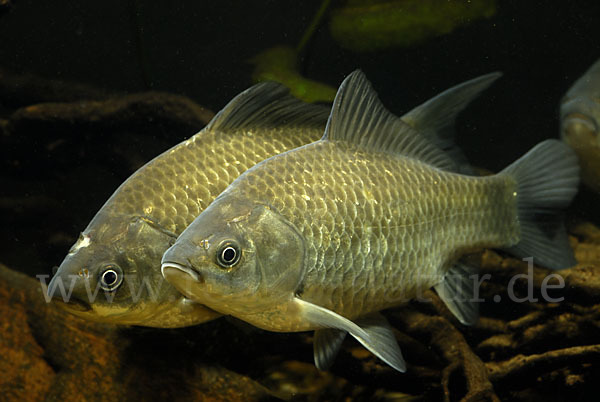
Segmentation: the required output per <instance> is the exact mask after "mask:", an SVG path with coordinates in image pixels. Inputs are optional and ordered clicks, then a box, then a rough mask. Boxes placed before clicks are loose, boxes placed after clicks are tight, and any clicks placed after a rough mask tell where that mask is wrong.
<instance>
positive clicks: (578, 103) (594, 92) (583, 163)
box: [560, 60, 600, 192]
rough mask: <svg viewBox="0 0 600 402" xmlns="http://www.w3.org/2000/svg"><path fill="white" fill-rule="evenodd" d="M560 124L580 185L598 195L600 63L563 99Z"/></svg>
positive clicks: (579, 80) (599, 177) (599, 61)
mask: <svg viewBox="0 0 600 402" xmlns="http://www.w3.org/2000/svg"><path fill="white" fill-rule="evenodd" d="M560 121H561V127H560V131H561V137H562V139H563V140H564V141H565V142H566V143H567V144H569V145H570V146H571V147H572V148H573V149H574V150H575V152H576V153H577V156H578V157H579V163H580V168H581V178H582V180H583V182H584V183H585V184H587V185H588V186H589V187H591V188H592V189H593V190H595V191H597V192H600V174H599V173H598V172H600V60H598V61H596V62H595V63H594V64H593V65H592V66H591V67H590V68H589V69H588V71H586V73H585V74H584V75H583V76H581V77H580V78H579V79H578V80H577V81H576V82H575V83H574V84H573V86H572V87H571V88H570V89H569V90H568V91H567V93H566V94H565V96H564V97H563V99H562V101H561V105H560Z"/></svg>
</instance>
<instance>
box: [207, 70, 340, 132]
mask: <svg viewBox="0 0 600 402" xmlns="http://www.w3.org/2000/svg"><path fill="white" fill-rule="evenodd" d="M328 115H329V108H327V107H325V106H322V105H313V104H309V103H305V102H302V101H301V100H299V99H297V98H294V97H293V96H292V95H290V92H289V89H288V88H286V87H285V86H283V85H281V84H278V83H276V82H271V81H266V82H261V83H259V84H256V85H254V86H252V87H250V88H248V89H246V90H245V91H244V92H242V93H241V94H239V95H237V96H236V97H235V98H233V99H232V100H231V101H230V102H229V103H228V104H227V105H226V106H225V107H224V108H223V109H222V110H221V111H220V112H219V113H217V115H216V116H215V117H214V118H213V119H212V120H211V121H210V122H209V123H208V125H207V126H206V129H207V130H211V131H224V132H228V131H235V130H238V129H243V128H246V129H247V128H263V127H270V128H273V127H284V126H285V127H290V126H298V127H303V128H318V129H324V127H325V125H326V123H327V118H328Z"/></svg>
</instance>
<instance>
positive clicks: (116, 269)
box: [48, 83, 328, 327]
mask: <svg viewBox="0 0 600 402" xmlns="http://www.w3.org/2000/svg"><path fill="white" fill-rule="evenodd" d="M327 116H328V108H326V107H322V106H315V105H308V104H305V103H303V102H301V101H299V100H297V99H295V98H293V97H291V96H290V95H289V94H288V91H287V89H285V88H284V87H283V86H280V85H279V84H275V83H262V84H258V85H255V86H253V87H251V88H250V89H248V90H246V91H245V92H243V93H241V94H240V95H238V96H237V97H236V98H234V99H233V100H232V101H231V102H230V103H229V104H228V105H227V106H226V107H225V108H224V109H223V110H222V111H221V112H220V113H219V114H217V115H216V116H215V117H214V119H213V120H212V121H211V122H210V123H209V124H208V125H207V126H206V127H205V128H204V129H203V130H201V131H200V132H199V133H198V134H196V135H194V136H193V137H191V138H190V139H188V140H186V141H184V142H182V143H180V144H178V145H176V146H175V147H173V148H171V149H170V150H168V151H166V152H164V153H163V154H161V155H159V156H158V157H156V158H155V159H153V160H152V161H150V162H148V163H147V164H146V165H144V166H143V167H141V168H140V169H139V170H138V171H136V172H135V173H134V174H133V175H132V176H131V177H130V178H129V179H127V180H126V181H125V182H124V183H123V184H122V185H121V186H120V187H119V188H118V189H117V190H116V191H115V193H114V194H113V195H112V196H111V197H110V199H109V200H108V201H107V202H106V204H104V206H103V207H102V208H101V209H100V210H99V211H98V213H97V214H96V216H95V217H94V218H93V219H92V221H91V222H90V224H89V225H88V227H87V228H86V229H85V230H84V231H83V233H81V236H80V237H79V240H78V241H77V242H76V243H75V244H74V245H73V247H72V248H71V250H70V251H69V254H68V255H67V257H66V258H65V260H64V261H63V262H62V264H61V265H60V267H59V269H58V271H57V273H56V275H55V276H54V277H53V279H52V281H51V282H50V285H49V288H48V294H49V295H50V296H54V297H55V300H66V301H68V303H67V304H65V307H66V308H67V309H68V310H69V311H71V312H73V313H74V314H77V315H80V316H82V317H84V318H87V319H90V320H94V321H102V322H112V323H117V324H131V325H144V326H152V327H180V326H187V325H193V324H197V323H201V322H205V321H208V320H211V319H214V318H216V317H218V316H219V315H220V314H218V313H216V312H214V311H212V310H210V309H207V308H205V307H203V306H201V305H199V304H197V303H194V302H191V301H189V300H187V299H185V298H184V297H183V296H182V295H181V294H180V293H179V292H178V291H177V290H175V288H173V287H172V286H171V285H169V284H168V283H167V282H165V281H164V280H163V277H162V275H161V274H160V259H161V256H162V254H163V253H164V251H165V250H166V249H167V248H168V247H169V246H170V245H171V244H173V242H174V241H175V239H176V238H177V235H178V234H179V233H181V232H182V231H183V229H184V228H185V227H186V226H187V225H188V224H189V223H190V222H192V220H193V219H194V218H195V217H196V216H198V214H199V213H200V212H201V211H202V210H204V209H205V208H206V207H207V206H208V205H209V204H210V203H211V202H212V201H213V200H214V198H215V197H216V196H217V195H218V194H219V193H221V191H223V190H224V189H225V188H226V187H227V185H228V184H229V183H231V182H232V181H233V179H235V178H236V177H237V176H239V174H240V173H242V172H243V171H245V170H246V169H248V168H249V167H251V166H253V165H254V164H255V163H257V162H259V161H261V160H263V159H265V158H267V157H269V156H272V155H275V154H278V153H280V152H283V151H286V150H288V149H292V148H295V147H298V146H300V145H304V144H308V143H309V142H312V141H315V140H317V139H319V138H320V136H321V135H322V132H323V128H324V127H325V123H326V121H327Z"/></svg>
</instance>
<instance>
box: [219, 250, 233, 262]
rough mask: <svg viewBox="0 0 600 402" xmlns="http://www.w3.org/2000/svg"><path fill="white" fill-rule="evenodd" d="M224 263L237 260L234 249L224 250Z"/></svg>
mask: <svg viewBox="0 0 600 402" xmlns="http://www.w3.org/2000/svg"><path fill="white" fill-rule="evenodd" d="M222 255H223V261H225V262H231V261H233V260H234V259H235V249H234V248H233V247H227V248H226V249H225V250H223V254H222Z"/></svg>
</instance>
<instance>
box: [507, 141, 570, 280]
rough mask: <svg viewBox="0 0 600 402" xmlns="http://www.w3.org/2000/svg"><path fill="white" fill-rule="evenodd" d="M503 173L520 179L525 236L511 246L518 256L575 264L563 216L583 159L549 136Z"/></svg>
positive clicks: (554, 265)
mask: <svg viewBox="0 0 600 402" xmlns="http://www.w3.org/2000/svg"><path fill="white" fill-rule="evenodd" d="M501 174H509V175H511V176H513V177H514V178H515V179H516V181H517V210H518V216H519V224H520V226H521V240H520V242H519V243H518V244H516V245H515V246H513V247H511V248H509V249H508V251H509V252H511V253H512V254H515V255H516V256H518V257H521V258H525V257H533V258H534V262H535V263H536V264H539V265H541V266H544V267H547V268H551V269H562V268H568V267H571V266H573V265H575V264H576V263H577V262H576V261H575V257H574V256H573V250H572V249H571V247H570V246H569V239H568V236H567V232H566V230H565V227H564V223H563V220H562V210H563V209H565V208H566V207H567V206H568V205H569V203H570V202H571V200H572V199H573V197H574V196H575V194H576V193H577V187H578V185H579V163H578V160H577V156H576V155H575V153H574V152H573V150H572V149H571V148H570V147H568V146H567V145H566V144H564V143H562V142H560V141H558V140H546V141H543V142H541V143H539V144H538V145H536V146H535V147H534V148H532V149H531V150H530V151H529V152H527V153H526V154H525V155H523V156H522V157H521V158H520V159H518V160H517V161H516V162H514V163H513V164H512V165H510V166H508V167H507V168H506V169H504V170H503V171H502V172H501Z"/></svg>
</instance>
